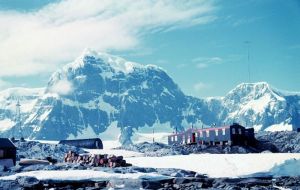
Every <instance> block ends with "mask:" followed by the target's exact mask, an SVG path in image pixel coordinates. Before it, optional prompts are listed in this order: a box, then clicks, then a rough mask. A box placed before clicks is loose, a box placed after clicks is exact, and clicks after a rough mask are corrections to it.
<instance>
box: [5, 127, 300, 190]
mask: <svg viewBox="0 0 300 190" xmlns="http://www.w3.org/2000/svg"><path fill="white" fill-rule="evenodd" d="M257 139H258V140H259V142H260V143H259V144H258V146H257V147H255V148H253V147H240V146H232V147H226V146H225V147H211V146H196V145H192V146H184V147H182V146H181V147H180V146H168V145H165V144H161V143H140V144H136V145H132V146H127V147H119V149H126V150H133V151H137V152H142V153H144V154H145V155H146V156H165V155H179V154H190V153H250V152H264V151H269V152H299V150H300V149H298V147H299V141H298V139H300V138H299V134H298V133H294V132H281V133H264V134H260V136H258V137H257ZM286 142H288V143H286ZM16 146H17V147H18V158H26V159H45V158H46V157H52V158H53V159H56V160H57V161H58V162H57V163H55V164H53V165H42V164H36V165H25V166H20V165H17V166H15V167H12V168H9V169H7V168H3V167H0V177H5V176H11V175H15V174H20V173H24V172H31V171H61V172H63V171H71V172H74V173H76V172H80V171H91V172H92V171H101V172H105V173H108V174H112V175H111V176H112V177H109V178H108V177H100V178H97V179H94V178H90V179H83V180H81V179H77V180H72V179H70V180H66V179H64V180H58V179H56V180H53V179H39V178H38V177H37V176H36V177H34V176H17V177H16V178H15V179H13V180H0V190H2V189H3V190H4V189H12V190H14V189H109V188H115V189H140V188H142V189H237V190H238V189H245V190H246V189H286V188H288V189H299V188H300V177H290V176H287V177H274V176H267V177H266V175H261V176H260V175H255V176H260V177H252V176H251V177H245V178H234V179H233V178H209V177H207V176H206V175H204V174H199V173H196V172H193V171H186V170H180V169H172V168H166V169H157V168H141V167H136V166H131V167H118V168H110V167H94V166H92V165H84V164H80V163H65V162H63V158H64V155H65V153H67V152H68V151H70V150H71V151H74V152H77V153H85V151H84V150H82V149H79V148H76V147H70V146H68V145H55V144H42V143H39V142H33V141H29V142H18V143H16ZM216 169H217V168H216ZM120 174H124V175H126V174H142V176H143V175H144V177H138V178H126V177H125V178H120V177H117V176H118V175H120ZM151 175H159V176H162V177H160V178H152V177H149V176H151ZM114 176H116V177H114ZM147 176H148V177H147ZM253 176H254V175H253Z"/></svg>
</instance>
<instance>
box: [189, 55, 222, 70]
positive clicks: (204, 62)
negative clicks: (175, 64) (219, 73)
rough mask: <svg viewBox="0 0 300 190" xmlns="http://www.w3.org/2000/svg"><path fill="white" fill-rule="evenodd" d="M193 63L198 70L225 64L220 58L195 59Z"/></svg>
mask: <svg viewBox="0 0 300 190" xmlns="http://www.w3.org/2000/svg"><path fill="white" fill-rule="evenodd" d="M192 62H194V63H196V67H197V68H198V69H204V68H207V67H209V66H210V65H218V64H221V63H223V59H222V58H220V57H197V58H194V59H193V60H192Z"/></svg>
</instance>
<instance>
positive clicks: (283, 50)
mask: <svg viewBox="0 0 300 190" xmlns="http://www.w3.org/2000/svg"><path fill="white" fill-rule="evenodd" d="M22 2H23V3H22ZM24 2H25V1H19V0H11V1H4V0H0V24H1V25H2V26H3V27H4V26H6V27H5V29H4V28H3V30H0V39H2V42H3V44H4V45H1V44H0V52H2V54H1V53H0V55H1V56H0V66H1V68H2V69H1V70H2V72H1V71H0V89H4V88H7V87H11V86H26V87H42V86H45V85H46V83H47V80H48V78H49V77H50V75H51V73H52V72H53V71H55V70H56V69H58V68H60V67H61V66H62V65H63V64H65V63H67V62H69V61H71V60H72V59H74V58H76V56H78V55H79V54H80V52H81V51H82V50H83V49H84V48H86V47H91V48H94V49H96V50H99V51H108V52H110V53H113V54H117V55H121V56H123V57H124V58H126V59H128V60H131V61H136V62H139V63H142V64H156V65H159V66H161V67H162V68H164V69H165V70H166V71H167V72H168V74H169V75H170V76H171V77H172V78H173V80H174V81H175V82H176V83H177V84H178V85H179V86H180V87H181V88H182V90H183V91H184V92H185V93H186V94H189V95H194V96H198V97H207V96H224V95H225V94H226V93H227V92H228V91H229V90H231V89H232V88H234V87H235V86H236V85H237V84H239V83H242V82H249V76H248V60H247V51H248V48H249V55H250V59H249V65H250V82H258V81H266V82H268V83H270V84H271V85H272V86H274V87H276V88H279V89H284V90H289V91H300V76H299V73H300V61H299V60H300V53H299V52H300V35H299V34H300V1H297V0H264V1H259V0H249V1H240V0H231V1H198V2H196V1H190V2H186V1H185V2H184V1H163V3H154V4H151V3H150V2H148V3H144V2H143V3H142V2H140V3H138V4H134V3H132V2H131V4H130V5H129V3H130V0H125V1H123V3H116V2H117V1H95V0H88V1H85V2H86V3H85V4H82V3H80V1H77V0H68V1H55V4H50V2H51V3H52V2H54V1H41V0H33V1H29V2H30V3H28V1H26V3H24ZM81 2H82V1H81ZM99 2H102V3H100V4H99ZM195 2H196V3H195ZM98 7H99V8H98ZM149 7H151V8H149ZM108 10H109V11H108ZM149 15H150V16H149ZM23 18H24V19H23ZM133 18H134V19H133ZM45 23H46V24H45ZM7 26H8V27H7ZM83 26H84V27H83ZM0 29H2V28H1V27H0ZM76 31H79V32H78V33H76ZM53 39H54V40H53ZM245 41H249V42H250V43H249V44H248V45H247V44H246V43H245ZM1 57H2V58H1Z"/></svg>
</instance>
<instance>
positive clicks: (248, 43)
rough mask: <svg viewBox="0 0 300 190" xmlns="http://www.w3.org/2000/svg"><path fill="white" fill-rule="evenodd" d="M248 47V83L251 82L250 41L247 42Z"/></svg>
mask: <svg viewBox="0 0 300 190" xmlns="http://www.w3.org/2000/svg"><path fill="white" fill-rule="evenodd" d="M245 44H246V46H247V63H248V82H249V83H250V82H251V75H250V50H249V49H250V41H245Z"/></svg>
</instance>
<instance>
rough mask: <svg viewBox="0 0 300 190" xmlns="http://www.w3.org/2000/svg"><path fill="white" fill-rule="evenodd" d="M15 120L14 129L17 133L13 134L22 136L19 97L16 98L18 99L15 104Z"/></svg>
mask: <svg viewBox="0 0 300 190" xmlns="http://www.w3.org/2000/svg"><path fill="white" fill-rule="evenodd" d="M15 120H16V127H17V128H16V130H17V134H15V135H17V136H18V135H19V136H20V138H22V137H23V135H22V129H21V104H20V101H19V99H18V101H17V104H16V118H15Z"/></svg>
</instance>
